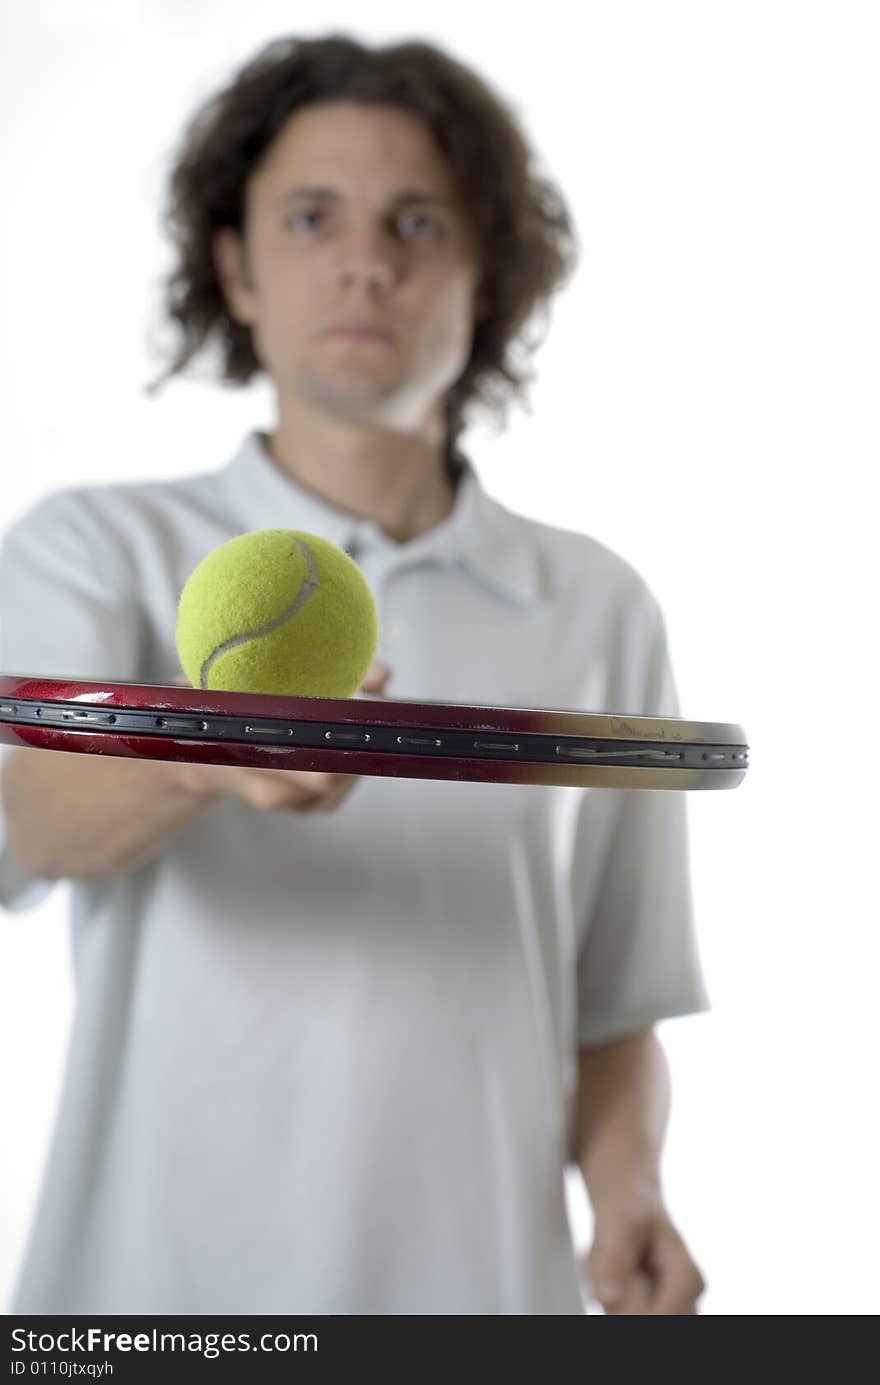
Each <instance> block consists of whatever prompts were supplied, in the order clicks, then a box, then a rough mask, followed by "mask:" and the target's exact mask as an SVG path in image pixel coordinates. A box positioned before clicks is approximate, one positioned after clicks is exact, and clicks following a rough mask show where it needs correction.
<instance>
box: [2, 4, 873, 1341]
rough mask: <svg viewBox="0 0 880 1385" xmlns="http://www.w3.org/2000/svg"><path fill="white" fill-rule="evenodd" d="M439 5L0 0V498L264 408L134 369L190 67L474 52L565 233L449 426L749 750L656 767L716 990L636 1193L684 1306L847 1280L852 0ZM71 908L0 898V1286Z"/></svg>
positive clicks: (855, 1023)
mask: <svg viewBox="0 0 880 1385" xmlns="http://www.w3.org/2000/svg"><path fill="white" fill-rule="evenodd" d="M435 8H436V10H437V14H438V18H437V19H436V20H435V21H432V22H430V23H427V24H424V23H421V22H420V23H419V25H418V27H417V28H414V27H413V25H412V22H411V15H412V9H411V6H410V5H408V4H400V3H393V0H374V2H373V4H372V5H371V6H369V7H366V6H364V5H363V4H359V3H352V2H349V3H334V0H328V3H327V4H326V5H324V6H322V7H321V9H322V11H323V13H322V16H321V22H320V23H319V24H318V23H311V22H300V21H301V17H302V11H301V9H300V7H296V6H291V5H290V4H289V3H282V0H249V3H248V4H247V5H242V4H241V3H240V0H142V3H134V2H133V0H4V4H3V11H4V19H5V27H6V34H5V42H4V43H3V44H2V46H0V54H2V56H0V112H2V118H3V119H2V131H3V134H2V186H3V200H4V208H3V210H4V215H3V217H2V231H0V234H2V236H3V244H2V264H3V274H4V281H3V314H2V317H3V336H2V348H0V349H2V404H3V407H2V410H0V446H2V467H3V472H2V477H3V483H2V498H0V529H2V530H5V529H6V528H7V526H8V525H10V524H11V523H12V522H13V521H14V520H15V519H16V518H18V516H19V515H21V514H22V513H24V511H25V510H27V509H28V508H29V507H30V506H31V505H32V504H34V502H36V501H37V500H38V499H40V498H41V497H42V496H43V495H45V494H46V493H47V492H49V491H52V490H54V489H55V488H57V487H60V486H70V485H77V484H86V483H94V482H101V481H107V482H115V481H118V480H120V479H124V478H131V479H145V478H148V477H163V476H164V477H174V476H179V475H182V474H185V473H188V472H191V471H203V470H209V469H213V468H215V467H217V466H219V465H221V464H222V463H223V462H225V461H226V460H228V458H229V456H231V454H232V451H233V450H234V448H235V447H236V446H237V445H238V442H239V440H240V437H241V435H242V433H243V432H244V430H245V429H247V428H249V427H253V426H267V424H269V423H270V421H271V419H272V413H271V396H270V394H269V391H268V388H267V387H266V386H265V385H260V386H258V387H254V388H251V389H248V390H247V391H244V392H236V391H234V390H228V389H223V388H221V387H220V386H217V385H214V384H211V383H209V382H208V381H206V380H203V379H202V380H198V379H197V380H188V381H186V382H182V381H176V382H174V383H173V384H171V385H169V386H168V387H167V388H166V390H165V391H164V393H163V394H161V395H160V396H158V398H157V399H155V400H149V399H147V398H145V397H144V396H143V394H142V392H141V391H142V386H143V385H144V384H145V383H146V381H147V380H148V379H149V378H151V376H152V375H153V374H155V373H156V369H157V366H156V358H155V357H154V356H151V355H149V354H148V347H147V335H148V332H150V331H151V330H153V325H154V324H155V322H156V321H157V317H158V301H159V300H158V285H159V281H160V277H161V275H162V273H163V272H164V271H165V269H166V268H167V266H168V264H169V263H170V250H169V248H168V247H167V246H166V244H165V242H164V240H163V237H162V232H161V229H160V224H159V206H160V199H161V194H162V189H163V178H164V174H165V170H166V168H167V164H168V159H169V155H170V151H171V148H172V145H173V144H174V142H175V141H176V139H177V137H178V135H179V132H180V130H181V127H182V124H183V122H184V120H185V119H186V118H187V116H188V115H189V113H190V111H191V110H192V108H193V106H194V105H195V104H196V103H197V102H198V101H200V100H201V99H202V98H203V97H204V96H206V95H207V94H208V93H209V92H211V91H213V90H214V89H215V88H216V87H217V86H218V85H219V84H220V83H222V82H225V80H226V79H227V78H228V76H229V75H231V72H232V69H233V68H234V67H237V66H238V65H239V64H240V63H241V62H242V61H243V60H244V59H245V58H246V57H248V56H250V55H251V53H252V52H253V51H255V50H256V48H257V47H258V46H259V45H261V44H262V43H264V42H265V41H267V40H269V39H270V38H274V37H278V36H280V35H281V34H283V33H290V32H295V33H298V34H301V35H316V34H322V33H326V32H328V31H330V30H335V31H348V32H350V33H352V34H354V35H355V36H356V37H359V38H362V39H365V40H367V41H379V40H381V41H391V40H395V39H401V38H412V37H420V38H425V39H428V40H431V41H434V42H437V43H440V44H442V45H444V46H445V47H446V48H447V49H448V50H449V51H450V52H452V53H453V54H454V55H455V56H457V57H460V58H461V59H463V60H464V61H466V62H468V63H471V64H472V65H474V66H476V67H477V68H478V70H480V71H481V72H482V73H483V75H484V76H486V77H487V78H488V79H489V80H490V81H491V82H492V83H493V84H494V85H495V86H496V88H498V89H499V90H501V91H502V93H503V94H504V95H505V96H506V97H507V98H508V99H510V100H512V101H513V103H514V106H515V108H516V109H517V111H518V112H519V113H520V115H521V117H522V119H523V121H524V123H525V126H526V129H527V131H528V133H529V134H530V136H531V138H532V140H533V142H534V145H535V146H536V148H537V150H538V152H539V154H540V157H541V159H542V161H543V163H544V165H545V167H546V169H547V171H549V172H550V173H551V175H552V176H553V177H555V178H556V179H557V180H558V182H559V183H560V185H561V187H562V189H563V191H564V193H565V194H566V196H567V198H568V200H569V202H570V205H571V207H572V210H573V212H574V215H575V219H576V221H577V223H578V229H579V233H580V238H581V244H582V259H581V265H580V268H579V270H578V273H577V275H576V278H575V280H574V281H573V283H572V284H571V286H570V287H569V288H568V289H567V290H566V291H565V292H564V294H563V295H562V296H561V298H560V299H559V300H558V303H557V306H556V308H555V311H554V315H553V323H552V326H551V329H550V333H549V336H548V339H547V342H546V345H545V346H544V347H543V348H542V350H541V352H540V353H539V355H538V357H537V361H536V364H537V369H538V372H539V380H538V383H537V385H536V386H535V388H534V389H533V392H532V406H533V407H532V412H531V414H528V413H525V412H523V411H521V410H517V411H516V412H514V413H513V414H512V415H511V420H510V424H509V427H508V430H507V432H506V433H503V434H498V433H496V432H495V431H493V430H492V429H491V427H486V428H483V429H474V430H473V431H472V432H471V433H470V435H469V436H468V437H467V439H466V443H465V445H466V446H467V448H468V450H469V452H470V455H471V456H472V457H473V459H474V461H475V464H476V465H477V468H478V470H479V472H480V474H481V476H482V478H483V480H484V483H485V484H486V486H487V487H488V489H489V490H490V491H491V492H492V493H493V494H495V495H497V496H498V497H499V498H500V499H501V500H502V501H503V502H504V503H505V504H507V505H508V506H510V507H511V508H513V509H515V510H518V511H521V512H523V513H526V514H529V515H533V516H535V517H536V518H538V519H542V520H545V521H547V522H549V523H553V524H558V525H561V526H563V527H566V528H573V529H578V530H580V531H582V532H587V533H590V534H592V535H593V536H594V537H596V538H598V539H599V540H600V541H601V542H602V543H604V544H606V545H608V546H610V547H612V548H613V549H615V550H616V551H617V552H619V553H620V554H621V555H623V556H624V557H625V558H626V559H627V560H628V561H630V562H631V563H633V564H634V566H635V567H636V568H637V569H638V570H639V571H640V572H641V573H642V574H643V575H644V576H645V578H646V579H647V581H648V582H649V584H650V586H651V587H652V589H653V591H654V592H655V594H656V595H657V597H658V599H659V600H660V603H661V605H662V607H663V610H664V613H665V615H666V618H667V627H668V631H669V636H670V643H671V651H672V657H673V663H674V665H675V669H676V674H677V679H678V684H679V692H680V697H681V704H682V712H683V715H685V716H688V717H693V718H696V719H700V720H718V721H735V722H740V723H741V724H742V725H743V726H744V727H745V729H746V732H747V735H748V739H749V742H750V746H751V761H752V764H751V768H750V770H749V773H748V775H747V778H746V781H745V783H744V784H743V785H742V786H741V787H740V788H739V789H737V790H736V791H735V792H733V793H730V792H726V793H698V794H693V795H690V796H689V799H688V812H689V823H690V830H691V841H692V848H691V851H692V860H693V890H694V898H695V903H696V908H697V915H698V920H699V929H700V943H701V950H702V955H703V960H704V965H705V970H706V976H707V981H708V985H709V989H710V994H711V998H712V1001H713V1007H714V1008H713V1011H712V1012H711V1013H710V1014H708V1015H704V1016H699V1017H693V1018H686V1019H682V1020H676V1021H672V1022H669V1023H666V1024H663V1025H661V1026H660V1027H659V1033H660V1036H661V1038H662V1040H663V1042H664V1045H665V1048H666V1051H667V1053H668V1055H669V1058H670V1062H671V1066H672V1074H673V1109H672V1117H671V1123H670V1128H669V1134H668V1137H667V1142H666V1150H665V1158H664V1179H665V1189H666V1195H667V1201H668V1203H669V1206H670V1208H671V1211H672V1214H673V1216H674V1218H675V1219H676V1221H677V1223H678V1225H679V1228H680V1230H681V1231H682V1234H683V1235H684V1237H685V1240H686V1241H687V1243H688V1245H689V1246H690V1248H691V1251H692V1253H693V1254H694V1256H695V1258H696V1259H697V1261H698V1263H699V1264H700V1266H701V1268H702V1270H703V1272H704V1274H705V1276H706V1278H707V1280H708V1283H709V1290H708V1292H707V1294H706V1295H705V1298H704V1300H703V1305H702V1306H703V1311H704V1312H705V1313H708V1314H810V1315H813V1314H873V1313H876V1312H877V1311H878V1309H880V1287H878V1272H877V1252H876V1247H877V1243H878V1234H880V1217H878V1196H877V1181H878V1180H877V1168H878V1165H880V1147H878V1137H877V1131H876V1128H875V1110H874V1108H875V1107H876V1065H875V1061H874V1049H875V1046H876V1038H875V1035H876V1024H875V1021H874V999H875V989H876V977H877V964H878V960H880V957H878V946H877V907H876V892H877V887H876V876H875V871H874V868H873V865H872V860H873V852H874V850H875V849H876V845H875V842H876V832H877V815H876V806H875V803H876V793H875V792H874V791H872V790H871V788H870V781H871V765H872V757H873V756H874V754H875V753H876V752H875V747H874V743H873V740H872V736H871V733H872V728H873V710H872V704H873V696H874V694H875V692H876V687H877V679H876V668H877V665H876V656H875V654H874V651H873V647H872V646H873V640H872V637H871V636H870V631H871V629H874V630H875V632H876V628H877V620H876V615H875V613H874V604H875V603H874V601H872V600H871V597H872V596H875V597H876V593H877V583H876V571H877V568H876V562H875V557H874V555H875V551H876V525H877V508H876V499H873V500H872V499H871V498H870V497H871V496H872V493H873V486H874V483H875V473H876V471H877V463H878V440H880V439H878V434H880V428H878V414H877V379H878V364H880V362H878V355H880V350H878V321H880V292H878V289H880V284H878V278H880V275H878V255H877V247H878V246H880V206H878V180H877V166H878V163H877V158H878V150H877V131H878V130H880V99H878V87H877V81H876V73H877V71H878V70H880V43H878V31H877V20H878V12H877V9H876V6H874V5H872V4H870V3H865V4H858V3H847V2H846V0H834V3H833V4H832V3H830V0H829V3H826V4H817V3H809V2H808V0H797V3H782V2H781V0H740V3H739V4H738V5H736V6H729V5H726V4H721V3H711V2H710V0H690V2H689V3H684V2H682V3H677V2H675V3H665V2H664V3H659V4H658V3H655V0H646V2H645V3H626V4H591V3H586V4H580V5H578V6H572V5H571V4H570V3H568V0H563V2H562V3H560V0H544V2H543V3H542V5H541V6H540V9H539V10H538V12H537V14H536V13H534V12H532V11H531V10H528V11H517V10H516V9H514V8H509V7H504V9H503V10H502V7H501V6H496V5H494V4H490V5H485V6H474V5H473V4H471V3H467V4H465V3H449V0H444V4H443V5H442V6H437V7H435ZM367 17H368V18H369V22H368V23H365V22H364V20H365V18H367ZM573 23H576V25H577V30H576V32H575V31H574V30H573V29H572V24H573ZM872 579H873V580H872ZM10 671H19V670H10ZM67 905H68V887H67V886H66V885H60V886H58V887H57V888H56V890H55V892H54V894H53V896H52V897H51V898H50V899H49V900H48V901H47V902H46V903H45V904H44V905H43V906H42V907H40V908H39V909H36V910H32V911H29V912H27V913H23V914H12V913H6V914H4V915H3V917H2V919H0V1100H2V1113H3V1115H2V1121H3V1134H2V1150H0V1158H2V1163H0V1298H2V1299H3V1300H4V1301H8V1294H9V1292H10V1289H11V1285H12V1280H13V1275H14V1272H15V1269H16V1266H17V1262H18V1259H19V1256H20V1254H21V1251H22V1248H23V1244H24V1238H25V1235H26V1231H27V1227H28V1223H29V1218H30V1216H31V1212H32V1210H33V1203H34V1198H35V1196H36V1192H37V1187H38V1182H39V1178H40V1175H41V1172H42V1163H43V1159H44V1156H45V1152H46V1148H47V1142H48V1138H49V1133H50V1126H51V1120H52V1117H53V1113H54V1104H55V1101H56V1099H57V1096H58V1091H59V1084H60V1077H61V1064H62V1061H63V1056H64V1051H65V1044H66V1038H67V1032H68V1025H69V1021H70V1016H71V1009H72V992H71V981H70V973H69V955H68V936H67ZM570 1194H571V1210H572V1218H573V1223H574V1226H575V1230H576V1234H577V1236H578V1237H579V1239H580V1240H581V1242H582V1243H584V1244H585V1243H586V1241H587V1239H588V1237H589V1233H590V1221H589V1212H588V1209H587V1205H586V1202H585V1200H584V1198H583V1192H582V1188H581V1187H580V1185H579V1183H573V1185H572V1187H571V1189H570Z"/></svg>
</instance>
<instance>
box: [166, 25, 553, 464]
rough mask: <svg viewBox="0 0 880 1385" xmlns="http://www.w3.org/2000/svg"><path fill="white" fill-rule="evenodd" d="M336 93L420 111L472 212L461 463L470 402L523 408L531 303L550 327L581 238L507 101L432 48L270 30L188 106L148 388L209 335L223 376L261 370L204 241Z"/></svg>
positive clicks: (456, 424) (236, 223)
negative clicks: (292, 120) (313, 109)
mask: <svg viewBox="0 0 880 1385" xmlns="http://www.w3.org/2000/svg"><path fill="white" fill-rule="evenodd" d="M333 100H338V101H354V102H360V103H365V104H373V103H375V104H379V103H381V104H386V105H396V106H399V107H401V108H402V109H404V110H406V111H408V112H410V113H413V114H415V115H416V116H418V117H420V118H421V120H422V121H423V122H424V123H425V124H426V126H427V127H428V129H429V130H430V131H431V133H432V134H433V137H434V139H435V141H436V143H437V145H438V146H439V148H440V150H441V151H442V152H443V154H444V155H445V157H446V159H447V161H448V163H449V166H450V169H451V171H452V173H453V176H455V177H456V178H457V180H458V184H459V187H460V188H461V191H462V194H463V196H464V201H465V203H466V205H468V206H469V207H470V209H471V213H472V217H473V223H474V228H475V230H476V232H477V241H478V245H479V249H480V270H481V275H482V278H481V282H480V290H481V293H482V295H483V301H484V304H485V308H486V311H485V315H483V316H481V317H480V318H479V319H478V320H477V322H476V323H475V325H474V334H473V341H472V349H471V354H470V357H469V359H468V362H467V365H466V367H465V369H464V370H463V372H462V374H461V375H460V376H459V378H458V380H457V381H456V382H455V383H454V384H453V385H452V386H451V387H450V388H449V389H448V390H447V392H446V395H445V397H444V409H445V415H446V425H447V428H446V460H447V465H448V466H449V467H450V469H451V471H452V472H453V473H455V472H456V471H457V470H458V468H459V465H460V459H459V457H458V455H457V452H456V443H457V440H458V438H459V435H460V434H461V433H462V431H463V430H464V429H465V427H466V425H467V421H468V418H467V417H466V411H467V410H468V406H469V405H470V404H471V403H472V402H473V403H475V404H479V405H483V406H484V407H485V408H488V410H489V412H490V413H492V414H493V415H494V416H495V417H496V420H497V421H498V422H499V423H500V424H502V425H503V424H504V422H505V421H506V415H507V405H508V403H509V402H510V401H511V400H512V399H518V400H519V401H520V402H521V403H526V404H527V397H526V390H527V386H528V385H529V384H530V383H531V381H532V380H533V379H534V372H533V371H527V370H525V369H524V368H523V366H524V365H525V364H527V363H528V358H529V357H530V356H531V354H532V353H533V352H534V351H535V350H536V349H537V347H538V346H539V345H540V344H541V342H542V341H543V339H544V335H545V332H541V333H539V334H538V335H536V336H535V337H534V338H532V339H531V340H527V339H526V336H525V333H524V329H525V327H526V325H527V324H528V322H529V321H530V319H531V318H532V316H533V314H534V313H535V312H536V310H538V309H541V310H542V311H543V313H544V318H545V322H544V326H545V329H546V324H547V320H548V318H549V312H548V305H549V299H550V297H551V295H552V294H553V293H555V292H556V291H557V290H558V289H559V288H560V287H561V286H562V285H563V284H564V283H565V282H567V280H568V279H569V277H570V275H571V273H572V272H573V270H574V268H575V266H576V264H577V260H578V244H577V237H576V232H575V229H574V226H573V223H572V219H571V216H570V214H569V211H568V208H567V206H566V204H565V201H564V200H563V197H562V195H561V194H560V192H559V191H558V189H557V188H556V187H555V185H554V184H553V183H552V182H550V180H549V179H547V178H545V177H543V176H541V175H539V174H538V173H537V172H535V171H534V169H533V166H532V165H533V155H532V152H531V150H530V149H529V147H528V144H527V142H526V139H525V137H524V135H523V133H522V131H521V130H520V128H519V125H518V123H517V120H516V118H515V116H514V114H513V113H512V111H511V110H510V108H509V107H508V106H507V105H506V104H505V102H504V101H503V100H502V99H501V98H499V96H498V95H496V94H495V93H494V92H493V91H491V90H490V89H489V87H488V86H487V85H486V84H485V82H484V81H483V80H482V79H481V78H480V77H478V76H477V75H476V74H475V73H474V72H473V71H471V70H470V69H469V68H467V67H465V66H464V65H463V64H461V63H459V62H458V61H456V60H455V59H453V58H452V57H450V56H449V55H448V54H447V53H445V52H443V51H442V50H441V49H439V48H437V47H435V46H433V45H432V44H428V43H422V42H404V43H398V44H394V45H389V46H386V47H372V48H371V47H368V46H366V45H365V44H363V43H360V42H358V41H357V40H355V39H353V38H351V37H349V36H347V35H341V34H332V35H329V36H328V37H325V38H320V39H300V38H292V37H285V38H280V39H275V40H273V41H272V42H270V43H269V44H267V45H266V46H265V47H264V48H262V49H261V50H260V51H259V52H258V53H257V55H256V56H255V57H254V58H252V59H251V60H250V61H248V62H247V63H246V64H245V65H244V66H243V67H242V68H241V69H240V70H239V71H238V72H237V73H236V74H235V76H234V78H233V80H232V81H231V82H230V84H229V85H228V86H226V88H225V89H223V90H221V91H220V92H218V93H217V94H215V95H214V96H213V97H211V98H209V99H208V100H207V101H206V102H205V103H204V104H203V105H202V106H201V107H200V108H199V109H198V110H197V111H196V113H195V115H194V116H193V117H192V118H191V119H190V122H189V124H188V126H187V128H186V130H185V132H184V135H183V139H182V142H181V146H180V148H179V151H178V152H177V156H176V158H175V160H174V163H173V167H172V172H171V176H170V182H169V193H168V202H167V205H166V208H165V210H164V216H163V225H164V227H165V229H166V230H167V231H168V233H169V234H170V236H171V239H172V241H173V243H174V247H175V250H176V253H177V264H176V267H175V268H174V269H173V271H172V272H171V274H170V275H169V276H168V277H167V279H166V280H165V285H164V296H163V305H162V306H163V310H164V315H165V318H166V319H168V320H170V321H171V322H172V323H173V324H175V325H176V327H177V328H179V329H180V333H181V335H182V340H181V341H180V344H179V348H178V349H177V350H176V351H175V352H174V354H173V360H172V361H171V364H170V365H169V366H168V368H167V369H166V370H164V371H163V373H162V374H161V375H159V376H158V377H157V378H156V379H155V380H154V381H152V382H151V383H150V384H149V385H147V386H146V393H147V394H149V395H153V394H154V393H155V392H156V391H157V390H158V389H159V388H161V386H162V385H163V384H164V383H165V381H166V380H168V379H170V378H171V377H172V376H174V375H176V374H178V373H179V372H180V371H182V370H183V368H184V367H185V366H186V365H187V364H188V362H189V361H190V360H191V358H192V357H193V356H194V355H195V354H196V353H197V352H198V351H199V350H200V349H201V348H202V347H204V346H205V345H208V344H211V343H214V344H219V346H220V348H221V351H222V379H223V380H224V381H226V382H229V383H230V384H236V385H245V384H247V383H248V382H249V381H250V380H251V378H252V377H253V376H254V375H256V374H258V373H259V372H260V371H262V369H263V367H262V366H261V364H260V361H259V360H258V359H257V356H256V355H255V353H254V348H253V345H252V342H251V333H250V329H249V328H248V327H247V326H245V325H243V324H241V323H239V322H236V321H235V319H234V318H233V317H232V316H231V315H230V313H229V312H228V310H227V307H226V302H225V299H224V296H223V292H222V289H221V285H220V280H219V277H218V275H217V272H216V268H215V264H214V259H213V255H212V250H211V246H212V238H213V235H214V233H215V232H216V231H217V229H218V228H220V227H222V226H229V227H232V228H233V229H235V230H236V231H238V232H239V233H241V232H242V223H243V217H244V208H245V189H246V184H247V180H248V178H249V176H250V174H251V173H252V172H253V171H254V170H255V167H256V165H257V164H258V163H259V161H260V159H261V158H262V156H263V155H264V154H265V153H266V151H267V150H268V148H269V146H270V144H271V143H272V141H273V140H274V138H275V136H276V135H277V134H278V132H279V130H280V129H281V127H282V125H284V123H285V122H286V121H287V119H288V118H289V117H290V116H291V115H292V113H293V112H295V111H296V110H298V109H299V108H300V107H303V106H306V105H310V104H312V103H314V102H317V101H322V102H327V101H333ZM519 351H521V352H522V353H523V361H522V363H521V364H518V363H517V359H516V358H517V354H518V352H519Z"/></svg>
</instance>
